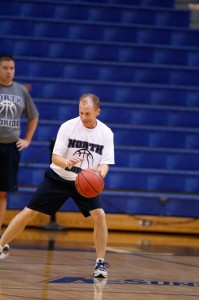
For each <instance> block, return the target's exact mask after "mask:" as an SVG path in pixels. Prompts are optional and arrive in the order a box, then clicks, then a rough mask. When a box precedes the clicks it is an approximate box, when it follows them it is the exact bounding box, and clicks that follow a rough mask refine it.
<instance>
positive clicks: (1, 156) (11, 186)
mask: <svg viewBox="0 0 199 300" xmlns="http://www.w3.org/2000/svg"><path fill="white" fill-rule="evenodd" d="M20 156H21V154H20V152H19V150H18V149H17V146H16V143H12V144H2V143H0V191H2V192H3V191H4V192H14V191H17V174H18V168H19V161H20Z"/></svg>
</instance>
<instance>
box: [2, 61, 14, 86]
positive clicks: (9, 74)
mask: <svg viewBox="0 0 199 300" xmlns="http://www.w3.org/2000/svg"><path fill="white" fill-rule="evenodd" d="M14 74H15V63H14V61H12V60H3V61H1V62H0V83H1V84H3V85H11V83H12V80H13V78H14Z"/></svg>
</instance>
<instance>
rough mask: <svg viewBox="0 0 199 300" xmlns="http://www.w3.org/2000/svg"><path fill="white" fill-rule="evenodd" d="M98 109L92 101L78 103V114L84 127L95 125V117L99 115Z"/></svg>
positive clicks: (93, 126)
mask: <svg viewBox="0 0 199 300" xmlns="http://www.w3.org/2000/svg"><path fill="white" fill-rule="evenodd" d="M99 113H100V109H99V108H98V109H96V107H95V106H94V105H93V103H92V102H87V103H83V102H80V104H79V115H80V119H81V121H82V124H83V125H84V126H85V127H86V128H95V126H96V125H97V121H96V117H97V116H98V115H99Z"/></svg>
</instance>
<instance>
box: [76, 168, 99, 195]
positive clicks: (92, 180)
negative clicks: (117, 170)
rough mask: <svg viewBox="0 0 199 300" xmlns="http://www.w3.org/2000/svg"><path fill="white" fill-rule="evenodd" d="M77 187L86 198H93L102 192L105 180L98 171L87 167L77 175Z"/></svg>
mask: <svg viewBox="0 0 199 300" xmlns="http://www.w3.org/2000/svg"><path fill="white" fill-rule="evenodd" d="M75 187H76V190H77V191H78V193H79V194H80V195H82V196H84V197H86V198H92V197H95V196H97V195H98V194H100V193H101V192H102V190H103V188H104V180H103V178H102V176H100V174H99V173H98V172H97V171H95V170H93V169H85V170H82V171H81V172H80V173H79V174H78V175H77V177H76V179H75Z"/></svg>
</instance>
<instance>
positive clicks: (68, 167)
mask: <svg viewBox="0 0 199 300" xmlns="http://www.w3.org/2000/svg"><path fill="white" fill-rule="evenodd" d="M70 168H71V166H70V162H69V160H66V167H65V168H64V169H65V170H67V169H70Z"/></svg>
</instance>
